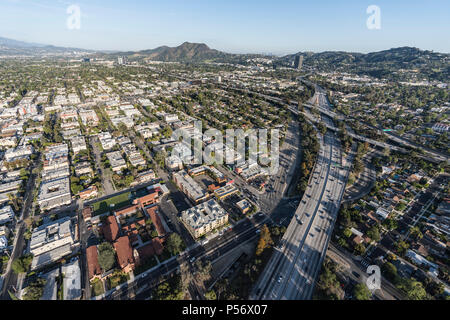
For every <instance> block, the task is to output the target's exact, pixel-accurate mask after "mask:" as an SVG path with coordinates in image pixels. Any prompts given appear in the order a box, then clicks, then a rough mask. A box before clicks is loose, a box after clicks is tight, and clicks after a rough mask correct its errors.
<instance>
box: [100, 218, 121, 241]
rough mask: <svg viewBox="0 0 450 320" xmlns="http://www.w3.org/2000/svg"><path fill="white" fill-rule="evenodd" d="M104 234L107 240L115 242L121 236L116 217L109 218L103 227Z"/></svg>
mask: <svg viewBox="0 0 450 320" xmlns="http://www.w3.org/2000/svg"><path fill="white" fill-rule="evenodd" d="M101 230H102V233H103V236H104V237H105V239H106V240H108V241H109V242H113V241H114V240H116V239H117V236H118V235H119V225H118V224H117V220H116V217H114V216H109V217H108V218H107V219H106V221H105V222H104V223H103V225H102V229H101Z"/></svg>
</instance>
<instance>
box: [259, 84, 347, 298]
mask: <svg viewBox="0 0 450 320" xmlns="http://www.w3.org/2000/svg"><path fill="white" fill-rule="evenodd" d="M312 100H313V101H314V100H318V101H319V103H321V104H325V103H326V107H329V104H328V101H327V100H326V98H325V95H324V92H323V90H322V89H321V88H317V90H316V94H315V96H314V97H313V98H312ZM297 113H298V111H297ZM324 120H325V121H326V122H328V123H330V124H332V120H331V119H328V118H327V117H326V116H325V117H324ZM341 157H342V155H341V151H340V142H339V140H338V139H337V138H336V136H335V135H334V134H333V133H331V132H330V131H328V132H327V133H326V134H325V136H324V137H323V139H321V149H320V153H319V157H318V160H317V162H316V168H315V169H314V174H313V175H312V177H311V179H310V183H309V185H308V188H307V190H306V192H305V194H304V197H303V200H302V201H301V203H300V205H299V207H298V208H297V211H296V218H294V219H292V221H291V223H290V224H289V227H288V229H287V230H286V233H285V234H284V237H283V239H282V244H281V245H282V247H281V250H278V251H276V252H275V253H274V255H273V256H272V258H271V260H270V261H269V263H268V265H267V266H266V269H265V271H264V272H263V275H262V277H261V278H260V279H259V281H258V283H257V284H256V286H255V289H254V291H255V292H254V293H252V296H251V298H252V299H262V300H265V299H289V300H294V299H309V298H310V297H311V295H312V291H313V288H314V284H315V279H316V277H317V275H318V273H319V270H320V266H321V264H322V261H323V259H324V256H325V253H326V250H327V246H328V242H329V237H330V235H331V233H332V230H333V227H334V222H335V220H336V217H337V211H338V209H339V206H340V202H341V200H342V196H343V192H344V187H345V184H346V180H347V178H348V169H349V167H350V166H345V167H343V168H342V169H340V168H338V167H337V166H336V165H335V163H342V159H341ZM350 161H351V160H350ZM297 217H298V218H297ZM299 221H301V222H299Z"/></svg>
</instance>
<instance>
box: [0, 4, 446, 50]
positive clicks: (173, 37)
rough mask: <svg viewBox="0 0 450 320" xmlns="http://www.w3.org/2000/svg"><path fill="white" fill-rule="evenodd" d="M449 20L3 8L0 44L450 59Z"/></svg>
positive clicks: (394, 12) (393, 12)
mask: <svg viewBox="0 0 450 320" xmlns="http://www.w3.org/2000/svg"><path fill="white" fill-rule="evenodd" d="M71 5H77V6H78V7H79V8H80V10H81V17H80V28H79V29H73V30H70V29H69V28H68V26H67V20H68V18H69V16H70V14H68V13H67V8H68V7H69V6H71ZM370 5H376V6H378V7H379V8H380V10H381V15H380V17H381V29H379V30H369V29H368V28H367V26H366V21H367V19H368V17H369V16H370V14H367V13H366V9H367V7H368V6H370ZM449 12H450V1H448V0H434V1H404V0H396V1H392V0H383V1H378V0H372V1H365V0H348V1H329V0H323V1H293V0H278V1H274V0H273V1H267V0H259V1H257V0H241V1H238V0H227V1H211V0H209V1H208V0H189V1H187V0H172V1H171V0H166V1H143V0H129V1H119V0H109V1H100V0H79V1H76V2H71V1H66V0H53V1H51V0H0V37H6V38H11V39H15V40H20V41H26V42H35V43H43V44H50V45H55V46H64V47H76V48H83V49H93V50H114V51H137V50H145V49H153V48H156V47H159V46H162V45H167V46H171V47H174V46H178V45H180V44H181V43H183V42H185V41H189V42H200V43H205V44H207V45H208V46H209V47H210V48H213V49H217V50H221V51H225V52H229V53H265V54H269V53H270V54H275V55H282V54H291V53H296V52H299V51H314V52H320V51H352V52H362V53H367V52H373V51H380V50H386V49H389V48H394V47H403V46H411V47H418V48H420V49H424V50H433V51H437V52H444V53H448V52H450V42H449V41H448V35H449V34H450V19H449V14H448V13H449ZM446 39H447V40H446Z"/></svg>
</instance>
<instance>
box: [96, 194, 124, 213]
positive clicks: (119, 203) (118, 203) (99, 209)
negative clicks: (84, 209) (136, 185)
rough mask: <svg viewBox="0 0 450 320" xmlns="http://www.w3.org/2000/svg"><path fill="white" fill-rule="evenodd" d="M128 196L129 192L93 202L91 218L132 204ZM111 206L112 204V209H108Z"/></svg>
mask: <svg viewBox="0 0 450 320" xmlns="http://www.w3.org/2000/svg"><path fill="white" fill-rule="evenodd" d="M130 194H131V193H130V192H125V193H122V194H120V195H118V196H114V197H111V198H109V199H105V200H102V201H98V202H95V203H94V204H93V205H92V208H93V209H94V212H93V216H98V215H99V214H103V213H105V212H107V211H109V210H111V209H114V210H117V209H120V208H123V207H126V206H128V205H130V204H131V202H132V200H130V199H129V197H130ZM111 204H114V208H110V205H111Z"/></svg>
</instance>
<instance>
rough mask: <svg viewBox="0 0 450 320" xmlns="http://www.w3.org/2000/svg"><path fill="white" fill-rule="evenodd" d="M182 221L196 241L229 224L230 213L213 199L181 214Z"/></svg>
mask: <svg viewBox="0 0 450 320" xmlns="http://www.w3.org/2000/svg"><path fill="white" fill-rule="evenodd" d="M181 219H182V221H183V223H184V225H185V226H186V228H187V229H188V230H189V232H190V233H191V234H192V236H193V237H194V238H195V239H198V238H199V237H201V236H203V235H205V234H207V233H209V232H211V231H212V230H214V229H216V228H219V227H221V226H223V225H225V224H226V223H228V213H227V212H226V211H225V210H224V209H223V208H222V207H220V206H219V204H218V203H217V202H216V201H215V200H214V199H211V200H209V201H206V202H203V203H201V204H199V205H197V206H195V207H192V208H190V209H187V210H185V211H183V212H182V213H181Z"/></svg>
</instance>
